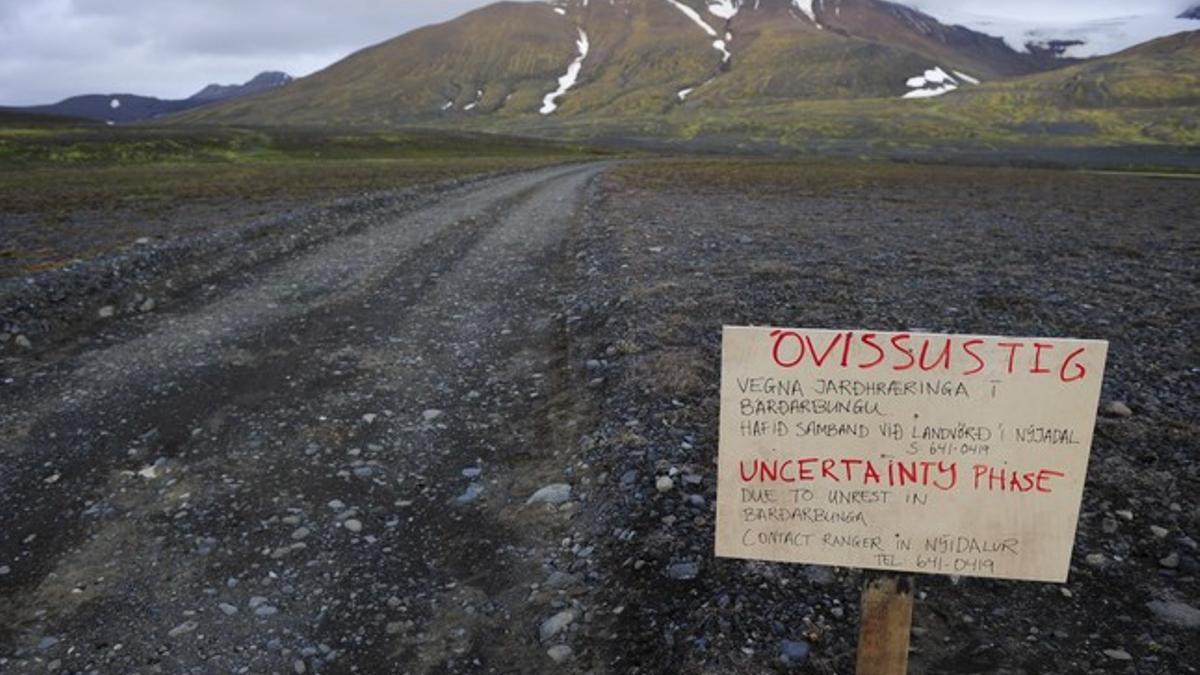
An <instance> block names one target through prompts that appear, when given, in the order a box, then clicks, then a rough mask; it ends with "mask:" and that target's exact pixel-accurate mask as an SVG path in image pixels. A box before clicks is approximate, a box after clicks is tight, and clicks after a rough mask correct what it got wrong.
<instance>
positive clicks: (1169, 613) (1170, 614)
mask: <svg viewBox="0 0 1200 675" xmlns="http://www.w3.org/2000/svg"><path fill="white" fill-rule="evenodd" d="M1146 607H1148V608H1149V609H1150V611H1151V612H1152V613H1153V614H1154V616H1156V617H1158V619H1160V620H1162V621H1165V622H1167V623H1169V624H1171V625H1174V626H1179V627H1180V628H1193V629H1195V628H1200V609H1196V608H1195V607H1192V606H1191V605H1189V604H1186V603H1183V602H1163V601H1161V600H1155V601H1153V602H1147V603H1146Z"/></svg>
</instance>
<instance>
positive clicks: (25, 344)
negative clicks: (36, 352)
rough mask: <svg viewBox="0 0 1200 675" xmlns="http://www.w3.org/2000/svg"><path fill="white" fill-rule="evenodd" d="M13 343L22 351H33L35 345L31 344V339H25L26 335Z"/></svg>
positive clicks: (19, 336)
mask: <svg viewBox="0 0 1200 675" xmlns="http://www.w3.org/2000/svg"><path fill="white" fill-rule="evenodd" d="M13 342H14V343H16V345H17V346H18V347H20V348H21V349H33V343H32V342H30V341H29V338H27V337H25V336H24V335H18V336H17V338H16V339H15V340H13Z"/></svg>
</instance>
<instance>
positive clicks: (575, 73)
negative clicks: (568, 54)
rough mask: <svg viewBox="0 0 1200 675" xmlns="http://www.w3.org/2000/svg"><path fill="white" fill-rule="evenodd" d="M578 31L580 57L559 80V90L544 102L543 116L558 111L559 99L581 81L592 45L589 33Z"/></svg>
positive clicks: (576, 42)
mask: <svg viewBox="0 0 1200 675" xmlns="http://www.w3.org/2000/svg"><path fill="white" fill-rule="evenodd" d="M577 30H578V31H579V39H578V40H576V41H575V46H576V47H578V49H579V56H577V57H576V58H575V60H574V61H572V62H571V65H569V66H567V72H566V73H565V74H564V75H563V76H562V77H560V78H558V89H555V90H554V91H552V92H550V93H549V94H546V98H545V99H543V100H542V109H541V110H540V111H539V112H540V113H542V114H543V115H549V114H551V113H553V112H554V111H555V110H558V99H560V98H562V96H563V95H564V94H566V93H567V91H569V90H570V89H571V87H574V86H575V83H576V82H578V81H579V72H580V71H581V70H583V60H584V59H586V58H587V55H588V50H589V49H590V44H589V42H588V35H587V33H586V32H584V30H583V29H582V28H579V29H577Z"/></svg>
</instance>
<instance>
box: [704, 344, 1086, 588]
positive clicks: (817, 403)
mask: <svg viewBox="0 0 1200 675" xmlns="http://www.w3.org/2000/svg"><path fill="white" fill-rule="evenodd" d="M722 350H723V352H722V369H721V430H720V460H719V469H718V470H719V472H720V473H719V477H718V482H717V534H716V552H717V555H718V556H722V557H730V558H747V559H755V560H775V561H783V562H803V563H813V564H821V565H839V566H849V567H864V568H873V569H883V570H893V571H907V572H925V573H931V574H957V575H963V576H979V577H998V578H1009V579H1025V580H1032V581H1055V582H1062V581H1066V578H1067V571H1068V568H1069V566H1070V562H1071V549H1072V545H1073V542H1074V540H1075V527H1076V524H1077V521H1078V518H1079V507H1080V501H1081V499H1082V496H1083V485H1084V480H1085V478H1086V474H1087V463H1088V455H1089V453H1090V449H1091V443H1092V433H1093V430H1094V427H1095V422H1096V408H1097V405H1098V403H1099V398H1100V385H1101V382H1102V381H1103V378H1104V364H1105V358H1106V357H1107V353H1108V343H1106V342H1099V341H1087V340H1059V339H1045V338H1005V337H986V336H969V335H931V334H916V333H884V332H867V331H829V330H807V329H788V330H782V329H772V328H735V327H727V328H725V332H724V339H723V347H722Z"/></svg>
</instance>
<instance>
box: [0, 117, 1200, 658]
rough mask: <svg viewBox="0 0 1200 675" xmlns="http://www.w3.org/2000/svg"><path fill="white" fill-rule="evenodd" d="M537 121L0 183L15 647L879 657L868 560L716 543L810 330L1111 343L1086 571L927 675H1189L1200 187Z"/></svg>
mask: <svg viewBox="0 0 1200 675" xmlns="http://www.w3.org/2000/svg"><path fill="white" fill-rule="evenodd" d="M323 143H325V142H324V141H322V143H315V142H314V141H312V140H311V139H310V140H306V141H304V142H303V143H300V144H298V147H300V146H303V147H308V148H309V150H311V151H312V152H317V151H319V152H326V153H327V152H333V150H331V149H330V147H331V146H329V145H323ZM211 145H212V144H211V143H209V142H207V141H206V147H211ZM368 145H369V146H370V147H374V146H373V145H370V144H368ZM314 146H315V147H318V148H324V149H321V150H313V149H312V148H313V147H314ZM8 147H13V146H12V145H10V146H8ZM22 147H28V146H22ZM333 147H342V146H339V145H336V144H335V145H334V146H333ZM542 150H543V151H542V152H538V153H532V152H529V151H528V150H527V149H516V150H513V151H512V152H511V153H509V151H507V150H506V151H504V152H497V153H496V156H493V157H492V158H488V159H486V160H479V159H462V157H465V156H467V155H469V154H471V153H462V154H461V155H460V156H459V157H447V156H446V154H447V153H445V152H444V151H442V152H440V153H439V151H431V152H430V156H429V157H428V158H426V159H421V158H408V159H392V160H380V159H378V158H364V157H361V156H358V157H353V158H350V159H347V160H346V161H344V162H343V161H340V160H330V159H329V158H325V159H320V158H315V157H314V158H312V159H311V161H310V159H309V158H305V159H303V160H299V159H288V160H287V162H278V163H275V164H272V169H271V170H272V171H274V172H275V173H273V174H271V176H273V177H268V178H262V177H261V176H260V175H259V174H256V173H254V172H255V171H256V170H257V169H256V167H258V166H259V165H258V164H256V163H255V162H243V161H241V160H236V161H230V160H229V159H228V158H226V159H223V160H220V161H213V162H211V163H204V162H194V161H189V162H186V163H185V167H184V168H182V169H180V171H181V175H182V176H184V177H183V178H179V179H178V180H173V179H170V178H169V176H170V175H171V173H170V171H168V170H167V168H166V167H165V163H160V164H159V165H158V166H156V167H153V168H150V169H147V168H145V167H144V163H143V162H140V161H139V162H135V163H134V165H133V166H124V165H122V163H121V162H120V161H112V160H106V161H105V163H104V167H103V168H102V172H111V173H109V174H104V173H102V172H101V173H97V172H88V173H86V174H81V175H88V176H95V178H96V180H97V181H98V185H99V186H100V187H98V188H97V189H98V190H99V191H100V194H99V195H89V193H88V192H87V191H86V190H87V188H86V186H76V185H70V184H69V181H67V182H66V183H64V182H63V181H61V180H60V179H61V178H62V177H64V176H70V175H72V174H71V173H70V171H71V169H70V168H69V167H68V168H57V167H54V168H50V169H45V171H46V173H40V174H39V173H38V172H35V171H15V170H14V171H12V172H10V173H6V174H4V175H3V176H2V177H0V180H3V181H5V187H6V189H5V190H4V194H5V197H4V199H5V200H6V203H5V206H4V210H3V213H4V218H5V223H4V232H5V241H6V244H5V249H6V250H7V251H13V253H10V254H7V256H8V262H7V265H8V266H7V267H6V273H5V276H8V277H9V278H8V279H7V280H5V281H4V282H3V285H2V286H0V313H3V316H2V317H0V318H2V319H3V321H4V325H3V330H4V333H5V335H6V336H7V338H6V340H5V342H4V344H3V346H2V347H0V349H3V356H2V359H3V360H2V361H0V368H2V369H3V373H2V377H0V382H2V385H0V411H2V412H0V439H2V440H0V461H2V465H3V470H2V471H0V512H3V513H5V514H6V516H5V527H4V528H3V529H0V571H2V572H3V574H0V597H2V598H3V600H4V601H3V602H0V670H4V671H5V672H14V673H25V672H45V671H47V670H48V669H49V670H52V671H69V672H93V671H95V672H163V673H175V672H213V671H219V672H352V671H355V670H357V671H358V672H391V671H399V672H414V673H421V672H427V673H441V672H537V671H544V670H549V669H552V668H560V669H567V670H571V671H578V672H614V673H631V672H632V673H636V672H685V673H710V672H730V673H760V672H774V671H779V672H787V671H792V670H796V669H805V670H806V671H807V672H817V673H845V672H850V670H851V669H852V666H853V646H854V642H855V640H856V627H857V618H858V616H857V615H858V603H857V599H858V593H859V589H860V588H861V582H862V574H861V573H860V572H859V571H856V570H847V569H828V568H815V567H804V566H794V565H792V566H789V565H779V564H767V563H746V562H740V561H730V560H718V559H715V558H714V557H713V555H712V536H713V512H712V504H713V499H714V498H715V485H716V481H715V475H714V471H715V466H716V464H715V459H716V438H717V429H716V420H717V404H718V398H717V393H718V384H719V383H718V381H717V374H718V372H719V368H718V366H719V357H720V354H719V345H720V328H721V326H722V325H724V324H780V325H793V326H811V327H827V328H872V329H878V330H910V329H911V330H918V329H920V330H929V331H945V332H960V333H989V334H1017V335H1046V336H1063V337H1082V338H1095V339H1106V340H1109V341H1111V343H1112V349H1111V352H1110V365H1109V372H1108V379H1107V381H1106V385H1105V390H1104V394H1103V399H1102V404H1101V405H1102V414H1101V418H1100V421H1099V423H1098V429H1097V440H1096V444H1095V447H1094V449H1093V460H1092V464H1091V468H1090V473H1089V482H1088V486H1087V489H1086V490H1085V497H1084V505H1083V514H1082V518H1081V521H1080V529H1079V534H1078V537H1077V540H1076V543H1075V554H1074V559H1073V560H1074V562H1073V566H1072V571H1071V577H1070V580H1069V582H1068V583H1067V584H1066V585H1063V586H1059V585H1047V584H1031V583H1016V582H1002V581H982V580H976V579H950V578H946V577H930V576H920V577H918V579H917V586H918V589H919V591H920V596H919V600H918V603H917V616H916V621H915V626H916V629H915V631H914V641H913V655H912V659H913V664H914V671H915V672H930V673H964V674H965V673H993V672H1010V673H1051V672H1054V673H1060V672H1081V673H1093V672H1094V673H1109V672H1117V673H1188V672H1195V670H1196V668H1197V665H1196V664H1197V663H1200V649H1198V647H1197V644H1198V643H1197V641H1196V640H1195V635H1196V633H1195V630H1196V628H1195V622H1196V615H1195V613H1196V606H1197V602H1198V600H1197V598H1198V597H1200V583H1198V581H1197V574H1198V573H1200V551H1198V544H1197V538H1200V534H1198V533H1200V504H1197V503H1196V500H1195V495H1196V494H1197V487H1198V485H1197V483H1198V481H1200V474H1198V472H1197V471H1198V470H1197V466H1198V464H1197V457H1198V455H1200V443H1198V441H1197V439H1198V438H1200V434H1198V433H1197V432H1198V431H1200V430H1198V429H1197V427H1196V420H1197V419H1200V409H1198V405H1200V371H1198V370H1197V363H1198V362H1200V360H1198V358H1197V357H1198V356H1200V354H1198V353H1197V345H1198V342H1197V340H1196V338H1195V333H1196V330H1197V328H1198V326H1197V318H1196V317H1197V316H1200V314H1198V312H1197V310H1198V309H1200V274H1198V272H1197V270H1196V266H1195V261H1196V260H1197V254H1198V253H1200V231H1198V230H1197V228H1196V226H1195V225H1196V223H1197V222H1198V221H1200V206H1198V205H1200V182H1198V181H1196V180H1194V179H1193V178H1191V177H1188V176H1186V175H1142V174H1137V173H1134V174H1097V173H1083V172H1074V171H1063V170H1059V171H1049V170H1030V169H1014V168H1001V167H969V166H936V165H924V164H902V163H894V162H880V161H831V160H811V161H781V160H767V159H763V158H742V159H696V158H684V159H679V158H666V159H653V158H640V159H630V158H623V159H618V158H601V159H599V160H595V159H594V158H592V157H591V155H590V154H589V153H587V152H586V151H583V150H580V149H563V148H561V147H549V146H547V147H545V148H543V149H542ZM22 152H26V151H22ZM30 152H31V151H30ZM300 152H302V151H301V150H297V153H300ZM303 152H308V151H303ZM451 154H452V153H451ZM534 155H536V156H534ZM583 160H591V161H583ZM9 161H15V160H13V159H12V156H11V154H10V156H9ZM21 161H30V162H33V161H34V160H30V159H25V160H21ZM38 161H41V160H38ZM389 161H390V162H392V163H391V164H388V163H387V162H389ZM422 162H424V163H422ZM534 165H536V166H534ZM43 166H44V165H43ZM97 166H99V165H97ZM285 167H294V169H293V168H285ZM438 167H440V168H438ZM93 168H95V167H93ZM293 170H294V171H295V172H296V173H292V171H293ZM64 171H65V172H66V173H63V172H64ZM105 176H107V177H105ZM221 176H224V178H217V179H214V180H213V181H212V182H209V181H208V178H209V177H221ZM159 177H165V178H164V179H163V180H162V181H161V182H159V181H158V180H156V179H157V178H159ZM110 178H111V180H110ZM83 182H86V181H83ZM133 185H148V186H151V187H150V188H148V189H150V190H152V191H153V190H155V189H157V190H160V192H159V193H157V194H158V196H155V197H153V198H148V199H143V198H141V197H139V198H138V199H136V200H135V201H134V202H133V203H121V202H120V200H119V197H120V195H122V194H124V193H126V192H127V190H130V189H131V186H133ZM110 186H119V187H118V188H116V189H113V188H112V187H110ZM298 186H299V187H298ZM9 188H12V189H9ZM76 190H79V191H78V192H75V191H76ZM72 200H75V201H72ZM110 200H115V201H111V203H112V204H113V206H112V207H111V208H110V207H109V206H107V204H108V203H110ZM59 205H63V207H64V208H63V210H65V211H66V213H67V217H65V218H63V217H60V216H58V215H56V214H57V207H58V206H59ZM153 205H160V206H161V208H162V209H163V210H162V211H161V212H157V211H155V209H157V208H160V206H153ZM67 207H69V208H67ZM147 209H149V210H147ZM223 214H229V215H228V216H226V215H223ZM114 223H124V225H122V227H121V228H117V227H115V226H114ZM181 223H182V225H180V224H181ZM49 227H52V228H53V229H52V230H47V229H46V228H49ZM124 227H128V229H122V228H124ZM47 232H51V233H52V234H48V233H47ZM14 233H15V234H14ZM221 233H224V234H221ZM214 237H215V238H214ZM144 238H148V239H146V240H145V241H141V243H139V241H140V240H143V239H144ZM9 241H12V242H14V243H11V244H10V243H7V242H9ZM34 251H44V253H36V254H35V253H31V252H34ZM76 258H78V259H80V261H79V262H73V260H74V259H76ZM114 271H115V273H114ZM661 477H671V478H672V481H671V485H670V488H669V489H666V490H662V489H660V485H661V482H660V481H659V478H661ZM535 496H536V498H534V497H535Z"/></svg>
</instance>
